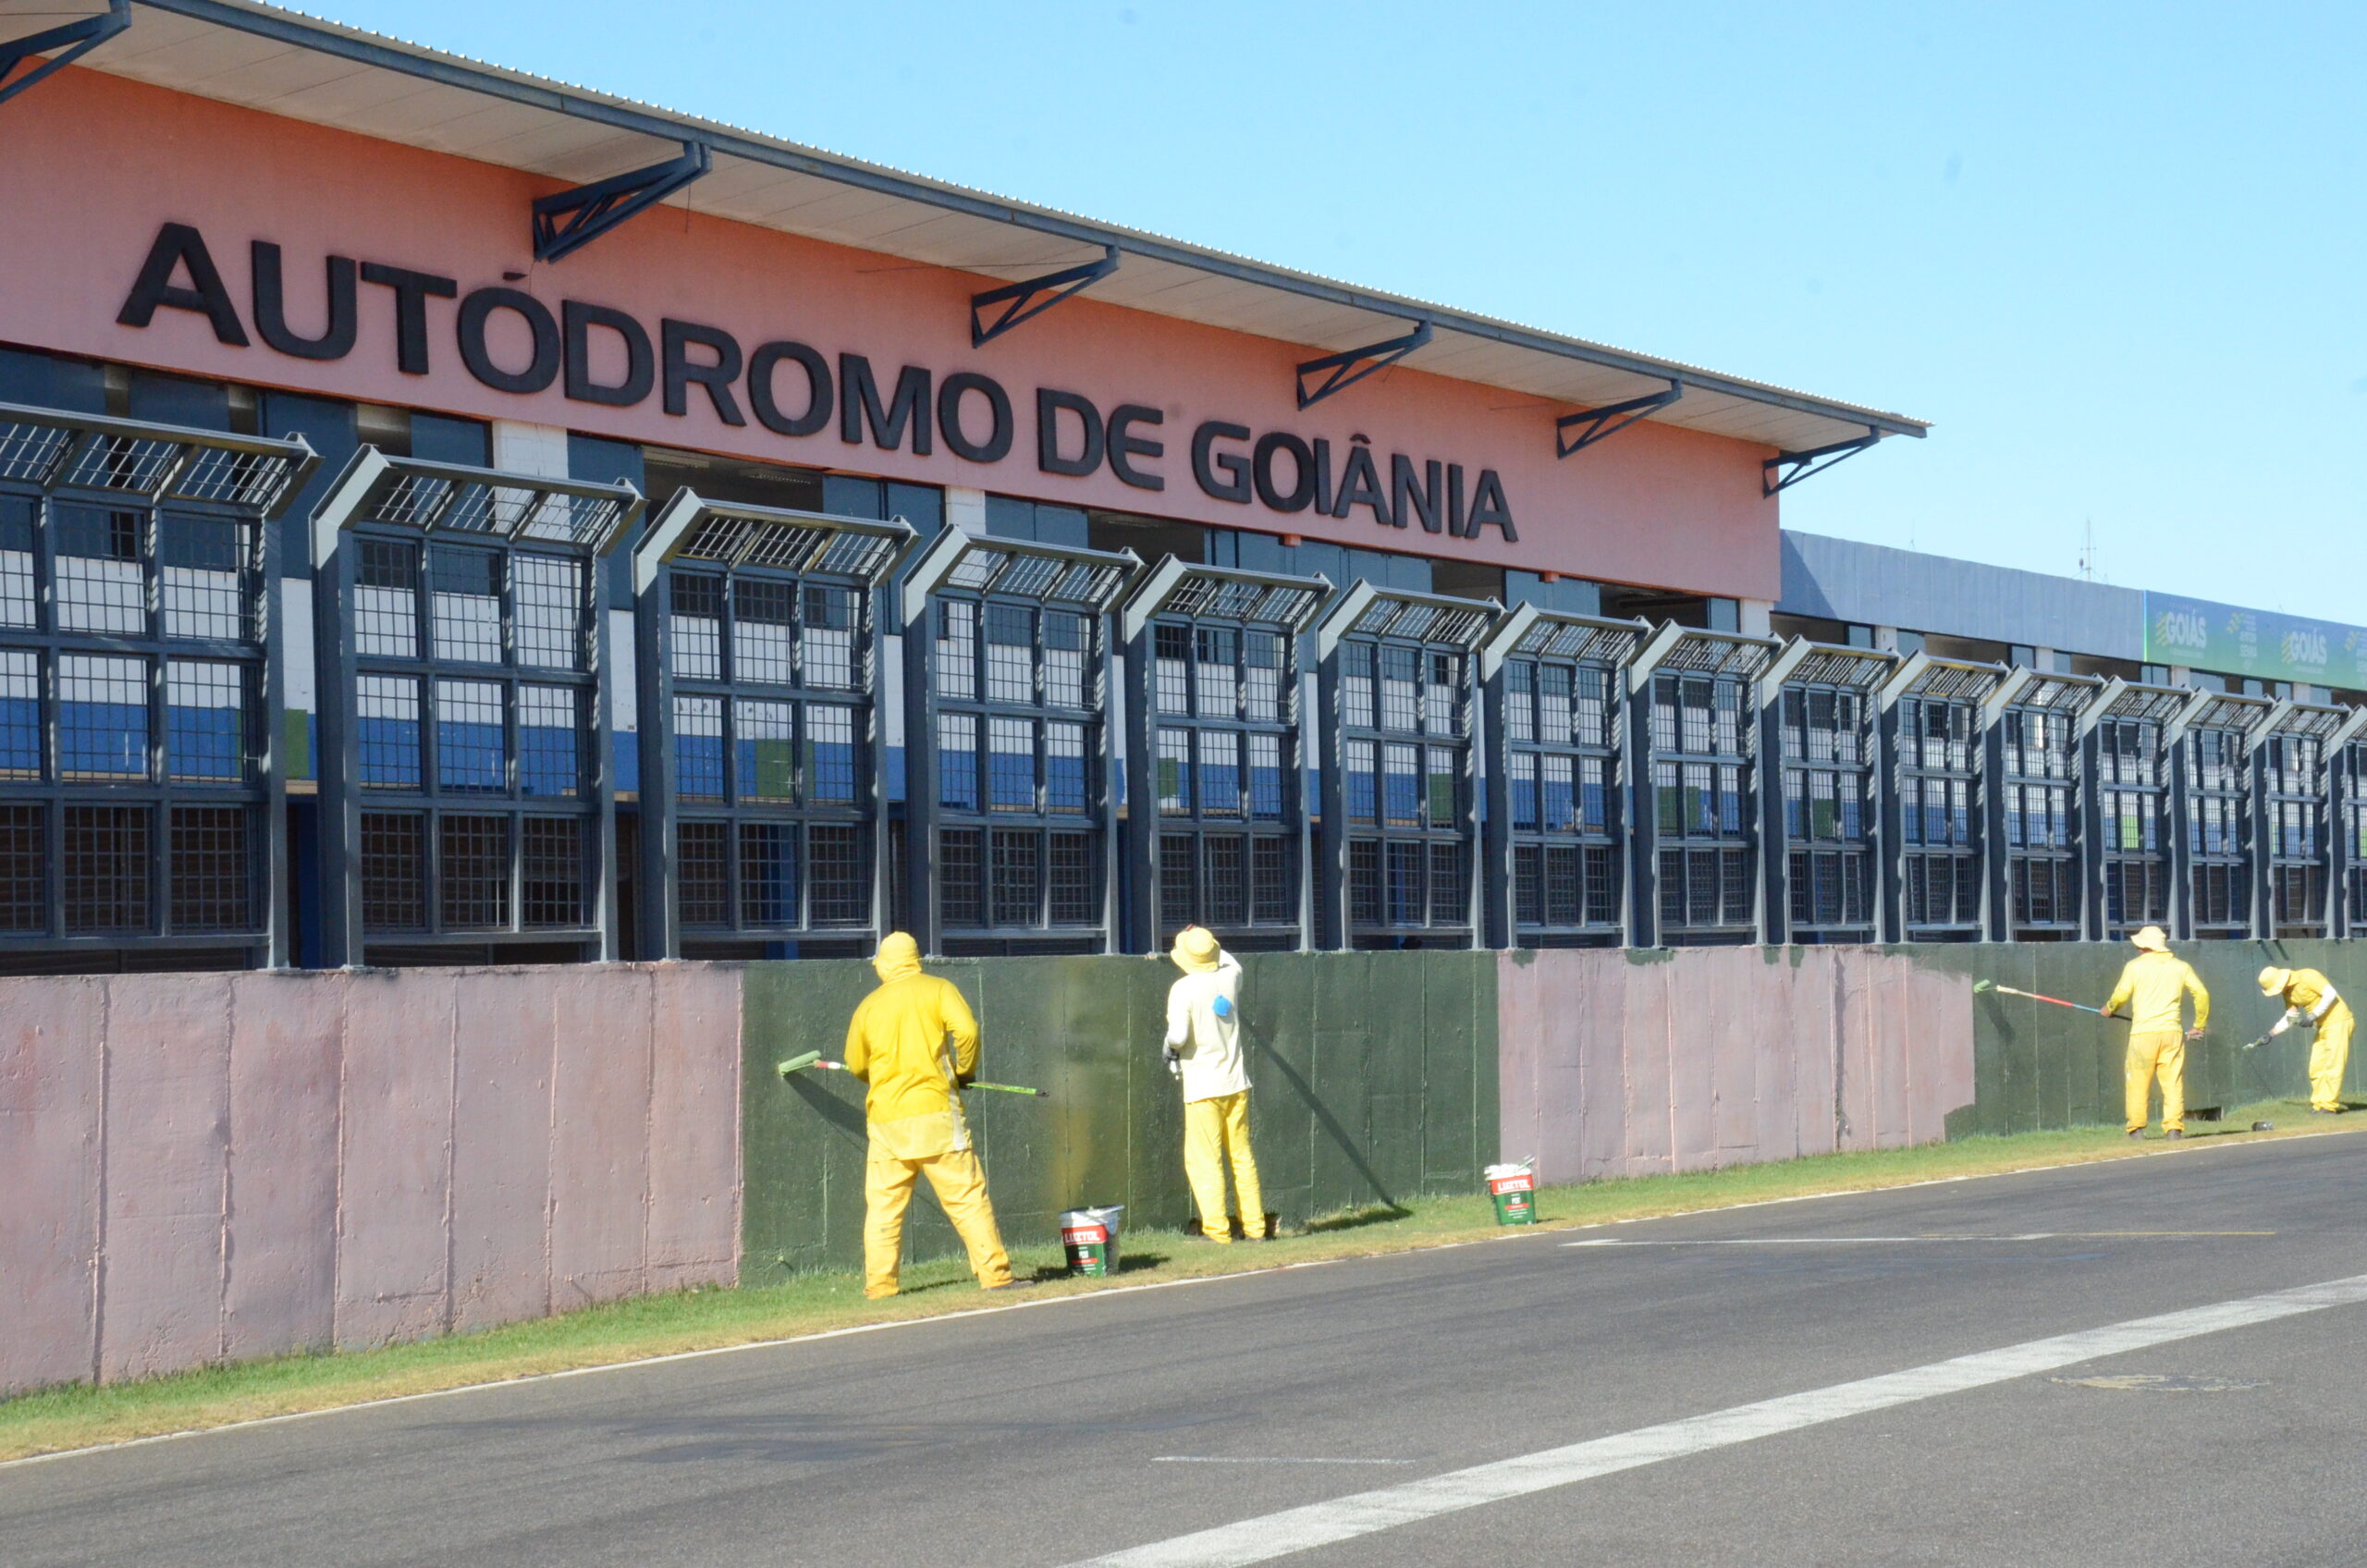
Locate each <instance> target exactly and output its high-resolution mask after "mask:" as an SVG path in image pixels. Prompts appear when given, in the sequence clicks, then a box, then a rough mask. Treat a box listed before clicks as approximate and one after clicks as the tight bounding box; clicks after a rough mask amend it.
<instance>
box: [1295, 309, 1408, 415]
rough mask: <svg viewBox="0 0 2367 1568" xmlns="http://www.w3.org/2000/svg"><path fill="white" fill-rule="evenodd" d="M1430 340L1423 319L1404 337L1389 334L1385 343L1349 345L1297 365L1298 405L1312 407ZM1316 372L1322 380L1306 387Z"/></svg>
mask: <svg viewBox="0 0 2367 1568" xmlns="http://www.w3.org/2000/svg"><path fill="white" fill-rule="evenodd" d="M1429 340H1430V324H1429V322H1423V323H1422V324H1421V325H1418V326H1417V327H1415V328H1414V330H1413V331H1411V332H1409V333H1407V334H1406V335H1405V336H1404V337H1392V338H1391V339H1390V340H1389V341H1388V342H1386V343H1375V344H1373V345H1371V346H1370V347H1368V348H1364V349H1346V350H1344V351H1343V352H1341V353H1337V354H1326V355H1324V356H1323V357H1322V358H1321V359H1319V360H1309V361H1306V363H1305V364H1303V365H1301V366H1299V367H1298V406H1299V407H1300V408H1302V409H1306V408H1313V407H1314V406H1315V405H1316V404H1318V403H1319V402H1321V401H1323V399H1324V398H1329V397H1330V396H1331V394H1332V393H1334V392H1339V391H1343V390H1344V389H1346V388H1348V387H1350V386H1355V384H1356V383H1357V382H1359V381H1362V380H1363V379H1364V378H1365V377H1366V376H1368V375H1370V374H1372V373H1373V372H1375V371H1377V370H1386V369H1387V368H1388V367H1390V366H1391V365H1393V364H1395V363H1396V362H1397V361H1400V360H1402V359H1404V357H1405V356H1406V355H1408V354H1410V353H1412V352H1413V351H1414V350H1415V349H1418V348H1420V347H1421V346H1422V345H1423V344H1425V343H1428V342H1429ZM1324 373H1329V374H1324ZM1316 374H1323V380H1322V381H1321V382H1320V383H1319V384H1318V385H1317V386H1316V388H1315V390H1314V391H1312V392H1310V391H1308V390H1307V389H1306V378H1307V377H1308V376H1310V375H1316Z"/></svg>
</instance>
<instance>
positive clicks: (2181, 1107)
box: [2128, 1029, 2186, 1133]
mask: <svg viewBox="0 0 2367 1568" xmlns="http://www.w3.org/2000/svg"><path fill="white" fill-rule="evenodd" d="M2156 1077H2159V1078H2160V1079H2161V1080H2162V1131H2163V1132H2165V1133H2182V1132H2184V1131H2186V1036H2185V1035H2183V1034H2181V1033H2179V1032H2178V1031H2177V1030H2176V1029H2149V1030H2146V1031H2144V1032H2143V1033H2141V1034H2138V1033H2131V1034H2130V1035H2129V1036H2128V1130H2129V1131H2130V1132H2132V1133H2137V1132H2142V1131H2143V1130H2144V1127H2145V1109H2146V1101H2147V1100H2148V1098H2149V1097H2150V1096H2151V1094H2152V1087H2153V1080H2154V1079H2155V1078H2156Z"/></svg>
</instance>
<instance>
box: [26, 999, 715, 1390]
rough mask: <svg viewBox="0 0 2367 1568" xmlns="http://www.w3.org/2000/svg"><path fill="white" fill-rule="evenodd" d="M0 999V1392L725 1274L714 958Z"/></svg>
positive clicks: (445, 1324)
mask: <svg viewBox="0 0 2367 1568" xmlns="http://www.w3.org/2000/svg"><path fill="white" fill-rule="evenodd" d="M0 986H5V997H6V1001H5V1006H0V1018H4V1019H5V1021H6V1022H5V1023H0V1194H6V1203H5V1204H4V1205H0V1280H5V1281H6V1284H7V1292H6V1299H7V1308H6V1311H7V1321H6V1326H5V1328H0V1393H5V1392H7V1391H10V1390H22V1389H27V1388H34V1387H40V1386H43V1385H46V1384H51V1383H61V1382H71V1381H91V1380H96V1381H101V1382H107V1381H113V1380H116V1379H118V1378H131V1377H140V1376H145V1375H149V1374H153V1373H160V1372H171V1371H178V1370H180V1369H182V1368H185V1367H190V1366H201V1365H203V1364H206V1363H209V1362H217V1361H227V1360H237V1359H242V1358H247V1357H252V1356H262V1355H272V1354H280V1353H284V1352H288V1351H295V1350H315V1349H325V1348H327V1347H330V1346H332V1345H335V1346H341V1347H353V1346H365V1345H374V1344H382V1343H385V1342H387V1341H394V1340H409V1339H420V1338H424V1337H427V1336H430V1335H435V1334H439V1333H445V1332H448V1331H451V1330H453V1329H479V1328H486V1327H490V1326H491V1325H493V1324H497V1323H503V1322H508V1321H511V1320H514V1319H518V1318H524V1317H542V1316H544V1315H546V1314H548V1313H551V1312H556V1311H564V1310H567V1309H569V1308H570V1307H575V1306H581V1305H586V1304H589V1303H592V1302H596V1301H605V1300H609V1299H612V1298H615V1297H619V1296H626V1295H632V1294H637V1293H641V1292H648V1291H660V1290H669V1289H673V1288H675V1287H678V1286H682V1285H689V1284H705V1283H714V1282H725V1281H729V1280H731V1279H732V1278H733V1274H734V1269H735V1268H736V1263H737V1259H736V1256H735V1250H734V1243H735V1242H736V1240H737V1233H738V1220H739V1213H738V1206H737V1203H736V1201H735V1198H736V1179H737V1175H738V1171H737V1160H736V1156H737V1153H738V1139H737V1135H736V1134H737V1118H738V1112H739V1106H738V1096H737V1090H738V1077H737V1074H736V1072H735V1071H734V1064H735V1059H736V1057H737V1054H738V1047H739V1019H740V976H739V974H738V973H737V972H736V971H735V970H732V969H730V968H725V967H717V966H706V965H690V964H678V965H668V966H664V967H662V968H661V967H647V966H641V965H621V964H619V965H598V966H595V965H582V966H570V967H564V968H546V969H509V970H398V971H388V970H379V971H366V972H351V973H329V974H319V973H314V974H154V975H113V976H104V977H102V976H91V977H63V976H61V977H57V978H41V979H12V980H8V981H6V982H0Z"/></svg>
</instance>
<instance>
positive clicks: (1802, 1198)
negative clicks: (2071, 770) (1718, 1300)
mask: <svg viewBox="0 0 2367 1568" xmlns="http://www.w3.org/2000/svg"><path fill="white" fill-rule="evenodd" d="M2349 1135H2350V1134H2349V1130H2348V1129H2346V1128H2336V1127H2329V1128H2327V1129H2326V1130H2325V1131H2324V1132H2323V1133H2286V1134H2285V1135H2284V1136H2283V1137H2280V1138H2263V1139H2259V1140H2255V1141H2247V1142H2243V1143H2235V1144H2216V1143H2208V1142H2198V1143H2190V1144H2183V1145H2177V1146H2176V1147H2167V1148H2158V1149H2145V1150H2143V1151H2141V1152H2139V1153H2134V1154H2116V1155H2112V1156H2110V1157H2108V1158H2103V1159H2082V1160H2073V1161H2070V1162H2067V1163H2066V1164H2062V1165H2024V1166H2018V1167H2016V1168H2014V1169H2012V1170H1976V1171H1971V1172H1969V1173H1968V1174H1966V1175H1962V1176H1932V1177H1927V1178H1925V1179H1924V1180H1922V1181H1920V1182H1890V1183H1888V1184H1886V1185H1883V1186H1878V1187H1833V1188H1829V1189H1827V1190H1826V1191H1824V1192H1821V1193H1795V1194H1791V1195H1790V1196H1788V1197H1780V1198H1753V1199H1751V1200H1750V1201H1748V1203H1729V1204H1720V1205H1718V1206H1716V1207H1711V1208H1686V1209H1679V1210H1676V1211H1675V1212H1674V1213H1670V1214H1641V1215H1637V1216H1636V1217H1634V1218H1633V1219H1596V1220H1589V1221H1588V1223H1586V1224H1584V1225H1553V1226H1548V1227H1544V1228H1540V1229H1538V1230H1533V1231H1532V1230H1528V1229H1526V1228H1524V1227H1520V1226H1514V1227H1511V1228H1509V1229H1506V1230H1504V1231H1502V1232H1500V1233H1498V1234H1496V1235H1493V1236H1484V1237H1481V1238H1479V1239H1478V1240H1476V1241H1468V1242H1440V1243H1436V1244H1434V1245H1429V1246H1416V1247H1407V1248H1404V1249H1403V1250H1402V1251H1399V1252H1393V1253H1355V1254H1351V1255H1349V1256H1346V1257H1312V1258H1307V1259H1306V1260H1304V1261H1302V1262H1297V1263H1276V1264H1269V1265H1268V1266H1267V1267H1265V1268H1244V1269H1241V1270H1239V1271H1238V1272H1235V1273H1231V1274H1200V1275H1195V1276H1194V1277H1193V1278H1191V1279H1188V1280H1150V1281H1147V1282H1145V1283H1143V1284H1140V1285H1110V1286H1106V1287H1104V1288H1103V1289H1101V1290H1098V1291H1081V1292H1078V1293H1076V1294H1075V1295H1068V1296H1045V1297H1040V1298H1038V1299H1036V1300H1035V1301H1011V1302H997V1303H996V1304H995V1305H992V1306H974V1307H967V1308H964V1309H963V1310H962V1311H960V1312H940V1313H937V1314H934V1315H933V1316H930V1317H897V1318H891V1319H889V1321H887V1322H885V1323H858V1324H856V1325H854V1326H853V1327H852V1328H848V1329H821V1330H819V1331H817V1332H815V1333H811V1334H784V1335H782V1336H781V1337H780V1338H779V1339H772V1340H749V1341H744V1342H743V1343H741V1344H736V1345H714V1346H711V1347H709V1348H708V1349H705V1350H685V1351H676V1352H674V1353H672V1354H668V1355H643V1356H634V1357H632V1358H631V1359H629V1360H624V1361H604V1362H601V1363H599V1364H598V1365H597V1366H570V1367H567V1368H565V1369H563V1370H561V1371H558V1372H530V1373H527V1374H526V1375H525V1376H523V1377H520V1378H488V1379H487V1380H485V1381H484V1382H481V1383H461V1384H459V1385H456V1386H455V1387H452V1388H448V1389H428V1390H423V1391H422V1392H419V1393H415V1394H390V1395H387V1396H386V1398H384V1399H365V1400H356V1401H354V1402H353V1403H350V1404H332V1405H325V1406H323V1407H322V1408H321V1409H318V1410H291V1411H289V1412H288V1413H287V1414H286V1415H257V1416H254V1417H251V1419H248V1420H245V1421H225V1422H223V1423H222V1424H221V1425H219V1426H215V1427H190V1428H189V1429H188V1430H186V1431H180V1432H159V1433H157V1434H156V1435H155V1436H153V1437H147V1438H125V1439H121V1440H119V1441H117V1442H111V1443H92V1444H91V1445H90V1446H89V1447H87V1448H66V1449H59V1450H57V1451H56V1452H52V1453H30V1454H27V1455H25V1456H24V1457H23V1458H22V1459H0V1470H12V1469H15V1468H16V1467H17V1466H18V1465H20V1464H49V1463H50V1462H52V1461H54V1460H59V1459H80V1458H84V1457H87V1456H89V1455H92V1454H98V1453H113V1452H116V1451H117V1450H118V1449H128V1448H146V1447H147V1446H149V1445H150V1444H152V1443H170V1442H178V1441H180V1440H181V1439H184V1438H206V1437H212V1436H214V1435H215V1433H217V1432H239V1431H244V1430H246V1429H248V1428H249V1427H278V1426H284V1425H286V1424H287V1423H288V1422H290V1421H317V1420H320V1419H322V1418H324V1417H326V1416H331V1415H350V1414H351V1413H353V1412H355V1411H362V1410H377V1409H381V1408H383V1407H385V1406H386V1405H390V1404H412V1403H417V1402H419V1401H421V1400H427V1399H452V1398H456V1397H458V1396H459V1395H461V1394H479V1393H485V1392H488V1391H490V1390H495V1389H514V1388H517V1387H519V1386H521V1384H527V1383H547V1382H550V1381H552V1380H553V1379H555V1378H588V1377H591V1376H593V1375H594V1374H595V1373H601V1372H630V1371H632V1370H634V1369H636V1368H639V1367H644V1366H664V1365H665V1364H667V1363H668V1362H673V1361H703V1360H705V1358H706V1357H708V1356H711V1355H737V1354H740V1353H741V1352H742V1351H752V1350H779V1349H780V1348H782V1347H783V1346H785V1345H802V1344H806V1343H810V1342H811V1341H816V1340H836V1339H843V1338H844V1337H846V1336H847V1335H849V1334H876V1333H880V1332H883V1331H885V1330H887V1329H920V1328H926V1327H928V1326H930V1325H932V1324H938V1323H951V1322H956V1321H959V1320H960V1319H963V1318H965V1317H993V1316H995V1315H996V1314H998V1313H1004V1312H1030V1311H1034V1310H1035V1309H1036V1308H1038V1307H1047V1306H1069V1305H1074V1304H1076V1303H1078V1302H1088V1301H1106V1300H1108V1299H1109V1298H1110V1297H1111V1296H1123V1295H1133V1294H1135V1293H1136V1292H1142V1291H1173V1290H1181V1289H1183V1288H1184V1287H1185V1286H1187V1285H1220V1284H1224V1283H1226V1282H1227V1281H1229V1280H1248V1279H1254V1278H1257V1276H1260V1275H1265V1274H1287V1273H1290V1272H1291V1271H1292V1270H1294V1269H1299V1268H1324V1267H1326V1266H1327V1265H1330V1264H1334V1263H1355V1262H1359V1261H1363V1260H1367V1259H1375V1258H1382V1257H1407V1256H1413V1255H1415V1254H1417V1253H1428V1252H1450V1251H1453V1249H1455V1248H1457V1247H1484V1246H1493V1245H1495V1244H1496V1243H1499V1242H1525V1241H1531V1240H1535V1239H1537V1238H1539V1237H1542V1236H1556V1235H1564V1234H1566V1233H1568V1232H1569V1231H1599V1230H1602V1229H1604V1228H1605V1227H1608V1226H1613V1225H1645V1224H1650V1223H1651V1222H1653V1221H1655V1220H1662V1219H1693V1218H1694V1217H1695V1216H1697V1215H1705V1214H1731V1213H1734V1212H1735V1211H1736V1210H1738V1209H1745V1208H1766V1207H1770V1206H1772V1205H1774V1204H1781V1203H1814V1202H1817V1201H1819V1200H1821V1199H1824V1198H1862V1197H1874V1196H1877V1195H1879V1194H1883V1193H1903V1192H1908V1191H1911V1190H1912V1189H1914V1188H1918V1187H1951V1186H1955V1185H1956V1184H1957V1183H1959V1182H1988V1181H1993V1180H1995V1179H1996V1178H1998V1177H2001V1176H2044V1175H2049V1174H2051V1173H2053V1172H2055V1171H2062V1170H2088V1169H2091V1168H2092V1167H2095V1166H2101V1165H2117V1164H2119V1163H2121V1162H2122V1161H2125V1160H2130V1159H2152V1158H2166V1157H2169V1156H2173V1155H2199V1154H2208V1153H2210V1152H2211V1151H2213V1150H2214V1149H2253V1148H2263V1147H2267V1146H2270V1145H2283V1144H2299V1143H2306V1142H2308V1141H2309V1140H2311V1139H2312V1138H2338V1137H2345V1136H2349ZM2361 1135H2362V1136H2367V1134H2361ZM1769 1163H1771V1164H1780V1163H1782V1162H1781V1161H1770V1162H1769Z"/></svg>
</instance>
